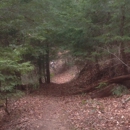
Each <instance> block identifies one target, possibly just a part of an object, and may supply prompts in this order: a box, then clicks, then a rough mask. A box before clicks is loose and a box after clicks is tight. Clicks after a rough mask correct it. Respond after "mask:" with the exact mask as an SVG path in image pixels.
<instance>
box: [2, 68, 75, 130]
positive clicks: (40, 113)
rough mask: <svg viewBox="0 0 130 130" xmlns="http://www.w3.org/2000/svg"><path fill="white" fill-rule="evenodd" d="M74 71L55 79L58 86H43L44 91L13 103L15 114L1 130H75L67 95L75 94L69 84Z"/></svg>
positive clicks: (13, 113) (12, 108) (12, 110)
mask: <svg viewBox="0 0 130 130" xmlns="http://www.w3.org/2000/svg"><path fill="white" fill-rule="evenodd" d="M73 77H74V73H73V70H70V71H67V72H65V73H63V74H60V75H57V76H55V77H54V78H53V79H52V80H53V81H55V82H57V83H58V84H55V83H51V84H49V85H47V84H43V86H42V88H41V89H40V90H38V91H36V92H34V93H33V94H31V95H28V96H25V97H23V98H21V99H20V100H18V101H17V102H15V103H13V104H11V106H10V108H11V110H10V111H11V114H10V116H9V117H7V116H5V117H4V122H2V123H3V125H2V126H1V127H0V130H72V129H73V126H72V125H71V122H70V120H69V118H68V113H67V112H66V102H67V98H66V95H67V94H68V93H69V92H71V90H69V89H68V88H69V84H60V83H65V82H68V81H69V80H71V79H73Z"/></svg>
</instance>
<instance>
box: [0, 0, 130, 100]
mask: <svg viewBox="0 0 130 130" xmlns="http://www.w3.org/2000/svg"><path fill="white" fill-rule="evenodd" d="M129 4H130V1H128V0H124V1H123V0H62V1H60V0H55V1H54V0H38V1H37V0H9V1H6V0H1V1H0V93H1V96H0V97H1V98H2V99H3V98H5V99H7V97H10V96H11V95H14V94H16V95H17V94H18V95H19V93H20V92H19V91H18V90H17V89H16V88H17V87H25V86H26V85H27V84H24V85H22V81H21V77H22V76H23V75H24V74H28V73H29V72H31V71H34V70H36V71H37V73H38V77H36V78H37V82H38V83H39V84H43V83H44V82H45V83H50V82H51V73H50V61H53V60H55V59H57V58H58V53H59V52H65V51H67V54H68V55H71V57H72V59H73V62H74V63H75V64H77V65H79V66H81V68H80V73H79V79H80V77H82V76H81V75H82V74H83V71H87V70H86V69H85V67H86V66H87V67H88V65H90V66H91V69H90V68H89V72H90V73H91V74H90V75H89V76H90V77H91V79H90V80H91V82H94V80H95V81H98V80H101V79H102V77H103V76H101V74H103V73H105V75H107V77H105V78H103V81H102V82H101V81H100V82H99V81H98V82H97V83H96V87H97V86H98V87H99V88H100V87H101V86H102V84H103V86H107V85H109V84H110V83H122V82H123V81H124V80H129V79H130V76H129V75H128V74H129V68H130V66H129V65H130V62H129V58H130V49H129V47H130V44H129V41H130V15H129V12H130V5H129ZM69 62H71V61H69ZM104 63H105V64H107V65H106V66H107V72H106V70H105V69H104V68H103V67H104ZM83 66H84V67H83ZM92 67H93V68H94V70H96V73H95V72H93V71H90V70H93V68H92ZM87 69H88V68H87ZM119 71H121V72H120V73H118V72H119ZM95 75H96V76H95ZM125 75H127V76H125ZM114 77H115V78H114ZM113 78H114V79H113ZM84 81H85V82H86V81H88V79H84ZM29 84H31V85H32V86H39V85H38V84H36V83H29ZM88 84H90V81H89V83H88ZM104 84H105V85H104ZM106 84H107V85H106ZM82 85H83V83H82ZM86 85H87V84H86ZM79 86H80V85H79ZM94 88H95V84H94V85H91V87H89V88H87V90H86V91H90V89H91V90H93V89H94Z"/></svg>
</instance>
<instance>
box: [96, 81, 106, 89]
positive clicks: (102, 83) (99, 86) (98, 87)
mask: <svg viewBox="0 0 130 130" xmlns="http://www.w3.org/2000/svg"><path fill="white" fill-rule="evenodd" d="M105 86H107V83H104V82H101V83H100V84H99V85H98V86H97V87H96V88H97V89H100V88H103V87H105Z"/></svg>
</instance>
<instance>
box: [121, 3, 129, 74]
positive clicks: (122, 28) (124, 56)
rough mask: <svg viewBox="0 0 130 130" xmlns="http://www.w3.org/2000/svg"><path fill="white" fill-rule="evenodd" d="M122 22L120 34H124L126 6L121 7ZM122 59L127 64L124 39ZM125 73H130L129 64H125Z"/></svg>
mask: <svg viewBox="0 0 130 130" xmlns="http://www.w3.org/2000/svg"><path fill="white" fill-rule="evenodd" d="M121 14H122V15H121V24H120V36H121V37H123V36H124V25H125V6H124V5H123V6H122V7H121ZM120 53H121V59H122V61H123V62H124V63H125V64H126V54H125V44H124V42H123V41H121V43H120ZM123 70H124V74H128V70H127V66H125V65H123Z"/></svg>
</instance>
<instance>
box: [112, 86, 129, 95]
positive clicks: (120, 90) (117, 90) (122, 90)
mask: <svg viewBox="0 0 130 130" xmlns="http://www.w3.org/2000/svg"><path fill="white" fill-rule="evenodd" d="M126 93H128V89H127V88H126V87H125V86H123V85H119V86H116V87H115V88H113V89H112V94H113V95H115V96H117V97H120V96H122V95H123V94H126Z"/></svg>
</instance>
